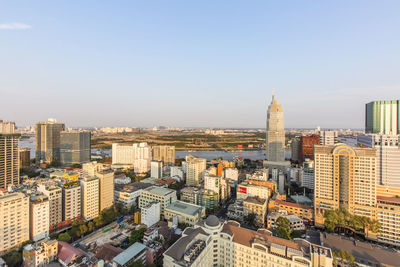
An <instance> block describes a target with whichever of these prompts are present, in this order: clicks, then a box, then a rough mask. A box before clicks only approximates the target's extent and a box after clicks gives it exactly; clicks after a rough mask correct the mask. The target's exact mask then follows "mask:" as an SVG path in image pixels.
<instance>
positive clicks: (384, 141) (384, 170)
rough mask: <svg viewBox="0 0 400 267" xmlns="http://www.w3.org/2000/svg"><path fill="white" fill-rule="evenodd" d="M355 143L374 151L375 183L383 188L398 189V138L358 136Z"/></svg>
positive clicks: (399, 148) (399, 177) (399, 182)
mask: <svg viewBox="0 0 400 267" xmlns="http://www.w3.org/2000/svg"><path fill="white" fill-rule="evenodd" d="M357 143H358V144H359V145H361V146H366V147H371V148H375V149H376V157H377V166H376V169H377V179H378V180H377V183H378V184H379V185H384V186H390V187H400V136H394V135H379V134H367V135H358V136H357Z"/></svg>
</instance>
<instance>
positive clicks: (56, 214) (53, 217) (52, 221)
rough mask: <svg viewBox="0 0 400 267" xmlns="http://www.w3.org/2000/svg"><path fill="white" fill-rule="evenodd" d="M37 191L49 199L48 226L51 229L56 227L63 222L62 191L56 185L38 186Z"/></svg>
mask: <svg viewBox="0 0 400 267" xmlns="http://www.w3.org/2000/svg"><path fill="white" fill-rule="evenodd" d="M38 191H39V192H41V193H42V194H44V195H46V196H47V198H48V199H49V225H50V227H51V228H53V227H56V226H57V225H58V224H59V223H60V222H62V221H63V218H62V214H63V213H62V210H63V204H62V203H63V202H62V190H61V188H60V187H59V186H57V185H56V184H40V185H39V186H38Z"/></svg>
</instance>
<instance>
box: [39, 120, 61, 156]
mask: <svg viewBox="0 0 400 267" xmlns="http://www.w3.org/2000/svg"><path fill="white" fill-rule="evenodd" d="M64 130H65V125H64V123H57V122H56V120H55V119H49V120H48V121H44V122H38V123H37V124H36V161H38V162H39V161H41V160H42V161H44V162H48V163H50V162H52V161H59V160H60V133H61V131H64Z"/></svg>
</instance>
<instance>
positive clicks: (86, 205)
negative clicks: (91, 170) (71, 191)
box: [80, 176, 100, 220]
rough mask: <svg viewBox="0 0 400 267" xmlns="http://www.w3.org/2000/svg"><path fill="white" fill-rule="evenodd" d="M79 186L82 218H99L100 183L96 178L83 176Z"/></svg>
mask: <svg viewBox="0 0 400 267" xmlns="http://www.w3.org/2000/svg"><path fill="white" fill-rule="evenodd" d="M80 184H81V204H82V205H81V206H82V207H81V209H82V216H83V217H85V219H87V220H90V219H94V218H96V217H97V216H99V211H100V208H99V200H100V197H99V192H100V182H99V179H98V178H97V177H90V176H85V177H83V178H82V179H81V180H80Z"/></svg>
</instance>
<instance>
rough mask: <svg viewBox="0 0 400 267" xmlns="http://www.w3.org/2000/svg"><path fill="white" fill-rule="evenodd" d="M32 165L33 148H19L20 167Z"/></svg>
mask: <svg viewBox="0 0 400 267" xmlns="http://www.w3.org/2000/svg"><path fill="white" fill-rule="evenodd" d="M29 166H31V150H30V149H29V148H23V149H20V150H19V167H20V168H29Z"/></svg>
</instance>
